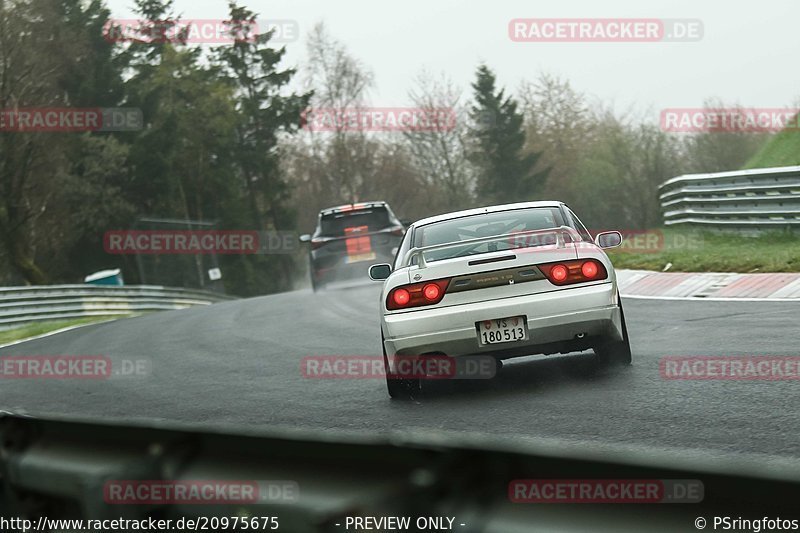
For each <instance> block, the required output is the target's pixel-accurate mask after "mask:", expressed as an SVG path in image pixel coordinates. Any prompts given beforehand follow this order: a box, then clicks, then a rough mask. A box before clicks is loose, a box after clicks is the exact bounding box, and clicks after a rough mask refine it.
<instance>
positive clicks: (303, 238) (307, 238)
mask: <svg viewBox="0 0 800 533" xmlns="http://www.w3.org/2000/svg"><path fill="white" fill-rule="evenodd" d="M310 240H311V235H309V234H308V233H304V234H303V235H300V242H309V241H310Z"/></svg>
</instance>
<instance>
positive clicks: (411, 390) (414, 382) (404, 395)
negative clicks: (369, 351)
mask: <svg viewBox="0 0 800 533" xmlns="http://www.w3.org/2000/svg"><path fill="white" fill-rule="evenodd" d="M381 349H382V350H383V368H384V370H385V372H386V390H387V391H389V397H390V398H392V399H393V400H408V399H411V398H413V397H414V396H415V395H416V394H417V393H419V391H420V380H419V379H402V378H399V379H398V378H391V377H389V376H390V375H391V370H390V368H389V357H388V356H387V355H386V346H384V344H383V332H381Z"/></svg>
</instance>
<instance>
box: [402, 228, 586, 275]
mask: <svg viewBox="0 0 800 533" xmlns="http://www.w3.org/2000/svg"><path fill="white" fill-rule="evenodd" d="M549 234H555V236H556V247H557V248H564V247H565V246H566V238H565V236H566V237H568V238H569V242H571V243H572V242H580V241H581V240H582V239H581V236H580V234H579V233H578V231H577V230H576V229H575V228H570V227H569V226H560V227H558V228H547V229H536V230H530V231H520V232H516V233H515V232H512V233H503V234H502V235H490V236H489V237H478V238H475V239H467V240H464V241H456V242H448V243H444V244H433V245H431V246H420V247H416V248H412V249H410V250H409V251H408V252H406V255H405V257H404V258H403V263H402V265H403V266H408V265H410V264H411V262H412V261H413V260H414V258H415V257H418V258H419V259H418V260H417V263H418V266H419V268H425V267H427V266H428V265H427V263H426V262H425V254H426V253H427V252H433V251H439V250H447V249H449V248H459V247H461V246H469V245H472V244H483V243H487V242H497V241H502V240H505V241H510V242H513V241H514V240H517V239H520V238H524V237H533V236H541V235H549ZM542 244H545V243H540V244H530V243H523V244H522V245H520V246H515V247H513V248H512V249H516V248H531V247H532V246H540V245H542Z"/></svg>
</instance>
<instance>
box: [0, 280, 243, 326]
mask: <svg viewBox="0 0 800 533" xmlns="http://www.w3.org/2000/svg"><path fill="white" fill-rule="evenodd" d="M230 299H231V297H229V296H223V295H220V294H216V293H213V292H208V291H202V290H194V289H181V288H171V287H161V286H158V285H126V286H122V287H114V286H103V285H45V286H34V287H0V329H7V328H8V327H12V326H15V325H19V324H25V323H29V322H38V321H42V320H61V319H70V318H82V317H90V316H113V315H129V314H132V313H142V312H147V311H165V310H170V309H185V308H187V307H192V306H195V305H209V304H212V303H214V302H218V301H223V300H230Z"/></svg>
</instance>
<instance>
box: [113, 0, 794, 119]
mask: <svg viewBox="0 0 800 533" xmlns="http://www.w3.org/2000/svg"><path fill="white" fill-rule="evenodd" d="M240 1H241V2H242V3H244V5H246V6H247V7H249V8H250V9H251V10H253V11H256V12H258V13H259V15H260V16H259V18H267V19H292V20H295V21H297V23H298V24H299V28H300V33H301V36H300V39H299V40H297V41H296V42H292V43H288V44H287V45H286V46H287V64H288V65H297V66H302V63H303V61H304V57H305V35H306V33H307V32H308V30H309V29H310V28H311V27H312V26H313V25H314V24H315V23H316V22H318V21H324V22H325V23H326V25H327V27H328V30H329V32H330V33H331V34H332V35H333V36H334V37H335V38H337V39H338V40H340V41H341V42H343V43H344V44H345V45H346V47H347V48H348V49H349V51H350V52H351V54H352V55H354V56H355V57H356V58H358V59H360V60H361V61H362V62H363V63H364V64H365V65H367V66H368V67H369V68H371V70H372V72H373V73H374V75H375V85H376V87H375V89H374V90H373V91H372V92H371V98H370V100H371V103H372V104H373V105H376V106H396V105H408V103H409V100H408V96H407V93H408V90H409V89H410V88H411V87H412V86H413V80H414V77H415V76H416V75H417V74H418V73H419V72H420V70H421V69H423V68H425V69H427V70H428V71H430V72H433V73H437V74H438V73H442V72H444V73H446V74H447V75H448V76H449V77H450V78H451V79H452V80H453V81H454V82H455V84H456V85H458V86H459V87H461V88H462V89H463V90H464V93H465V96H469V83H470V82H471V81H472V79H473V76H474V71H475V67H476V65H477V64H478V63H479V62H481V61H484V62H486V63H487V64H488V65H489V66H490V67H491V68H492V69H494V70H495V72H496V73H497V75H498V79H499V82H500V83H501V84H503V85H504V86H506V87H508V88H509V89H511V90H514V91H515V90H516V89H517V87H518V86H519V83H520V81H521V80H523V79H530V80H532V79H534V78H535V77H536V75H537V73H538V72H540V71H547V72H550V73H553V74H557V75H559V76H561V77H564V78H567V79H569V80H570V81H571V82H572V84H573V86H574V87H575V88H576V89H578V90H580V91H583V92H585V93H587V94H589V95H593V96H597V97H599V98H600V99H601V100H603V101H605V102H607V103H609V104H613V105H614V107H615V108H616V109H618V110H624V109H627V108H630V107H633V108H634V109H636V110H638V111H641V112H645V111H651V112H652V115H653V116H654V119H655V120H657V117H658V110H659V109H662V108H668V107H698V106H701V105H702V103H703V100H704V99H706V98H709V97H718V98H721V99H722V100H723V101H725V102H726V103H738V104H741V105H744V106H752V107H781V106H788V105H796V104H797V101H798V97H800V83H798V82H799V81H800V69H798V68H797V61H798V52H800V30H799V29H798V24H799V21H800V2H797V1H795V0H786V1H782V2H779V1H775V0H762V1H760V2H757V3H744V4H742V5H736V4H735V3H733V2H729V1H718V0H713V1H711V0H703V1H699V0H671V1H652V0H651V1H642V0H635V1H631V0H606V1H604V2H597V1H593V0H573V1H553V2H537V1H533V0H492V1H477V0H475V1H466V0H462V1H455V0H403V1H399V2H392V3H389V2H380V1H374V0H372V1H365V0H339V1H335V0H271V1H270V2H265V1H263V0H257V1H252V0H251V1H249V2H247V1H246V0H240ZM109 5H110V7H111V10H112V15H113V16H114V17H115V18H129V17H131V16H132V10H131V8H132V6H133V2H132V1H131V0H110V1H109ZM175 7H176V10H177V11H178V12H179V13H181V14H182V15H183V18H225V16H226V14H227V4H226V2H225V1H223V0H175ZM515 18H584V19H585V18H669V19H676V18H677V19H700V20H701V21H702V23H703V30H704V35H703V38H702V39H701V40H700V41H697V42H658V43H656V42H649V43H631V42H628V43H586V42H570V43H531V42H528V43H519V42H513V41H512V40H511V39H510V38H509V35H508V23H509V21H510V20H511V19H515Z"/></svg>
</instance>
